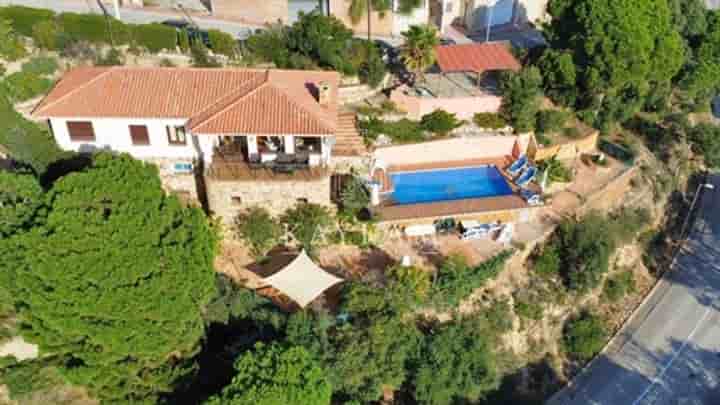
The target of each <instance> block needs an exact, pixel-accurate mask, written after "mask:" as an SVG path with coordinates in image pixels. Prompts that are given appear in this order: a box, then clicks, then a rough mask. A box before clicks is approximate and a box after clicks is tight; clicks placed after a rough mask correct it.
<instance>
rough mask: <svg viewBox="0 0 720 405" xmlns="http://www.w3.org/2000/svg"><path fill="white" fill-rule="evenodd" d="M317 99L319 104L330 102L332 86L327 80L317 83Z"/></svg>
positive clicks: (324, 104) (326, 104)
mask: <svg viewBox="0 0 720 405" xmlns="http://www.w3.org/2000/svg"><path fill="white" fill-rule="evenodd" d="M317 99H318V103H319V104H320V105H321V106H328V105H330V103H331V102H332V86H330V83H328V82H320V83H318V84H317Z"/></svg>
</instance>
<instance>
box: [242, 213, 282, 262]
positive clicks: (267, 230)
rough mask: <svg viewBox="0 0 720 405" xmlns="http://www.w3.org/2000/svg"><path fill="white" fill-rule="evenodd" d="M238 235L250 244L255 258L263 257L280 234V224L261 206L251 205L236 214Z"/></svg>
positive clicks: (275, 243)
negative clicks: (251, 206)
mask: <svg viewBox="0 0 720 405" xmlns="http://www.w3.org/2000/svg"><path fill="white" fill-rule="evenodd" d="M235 224H236V226H237V231H238V235H239V236H240V237H241V238H242V239H243V240H245V242H247V244H248V245H249V246H250V252H251V253H252V254H253V256H255V257H256V258H262V257H264V256H265V255H266V254H267V252H268V251H269V250H270V249H272V248H273V247H274V246H275V245H277V243H278V242H279V240H280V236H282V228H281V227H280V224H279V223H278V222H277V221H276V220H275V219H274V218H273V217H272V216H271V215H270V213H269V212H268V211H267V210H266V209H265V208H262V207H253V208H250V209H247V210H245V211H244V212H242V213H240V215H238V217H237V219H236V220H235Z"/></svg>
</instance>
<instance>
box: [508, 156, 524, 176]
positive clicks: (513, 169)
mask: <svg viewBox="0 0 720 405" xmlns="http://www.w3.org/2000/svg"><path fill="white" fill-rule="evenodd" d="M527 164H528V158H527V156H525V155H522V156H520V157H519V158H518V159H517V160H516V161H514V162H513V164H511V165H510V167H508V169H507V171H508V173H510V174H511V175H512V176H516V175H517V174H518V173H520V171H521V170H522V169H524V168H525V166H527Z"/></svg>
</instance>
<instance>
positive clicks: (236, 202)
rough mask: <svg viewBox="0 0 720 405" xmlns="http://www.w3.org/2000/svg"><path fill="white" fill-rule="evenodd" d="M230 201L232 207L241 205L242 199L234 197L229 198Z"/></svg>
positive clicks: (237, 196)
mask: <svg viewBox="0 0 720 405" xmlns="http://www.w3.org/2000/svg"><path fill="white" fill-rule="evenodd" d="M230 201H232V204H233V205H234V206H240V205H242V197H240V196H239V195H234V196H232V197H230Z"/></svg>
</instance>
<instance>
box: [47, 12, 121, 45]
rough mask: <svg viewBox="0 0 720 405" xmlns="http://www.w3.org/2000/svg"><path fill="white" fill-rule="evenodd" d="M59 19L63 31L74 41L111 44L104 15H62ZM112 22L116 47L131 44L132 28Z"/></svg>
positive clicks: (112, 20)
mask: <svg viewBox="0 0 720 405" xmlns="http://www.w3.org/2000/svg"><path fill="white" fill-rule="evenodd" d="M58 19H59V22H60V26H61V27H62V31H63V32H64V33H65V34H66V35H67V36H69V37H70V38H72V39H75V40H82V41H89V42H93V43H108V44H109V43H110V36H109V35H108V26H107V20H106V19H105V17H104V16H102V15H97V14H76V13H62V14H60V15H59V17H58ZM110 21H111V23H110V24H111V31H112V39H113V41H114V42H115V45H121V44H127V43H128V42H130V38H131V30H130V26H128V25H127V24H124V23H123V22H122V21H118V20H116V19H114V18H112V19H111V20H110Z"/></svg>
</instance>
